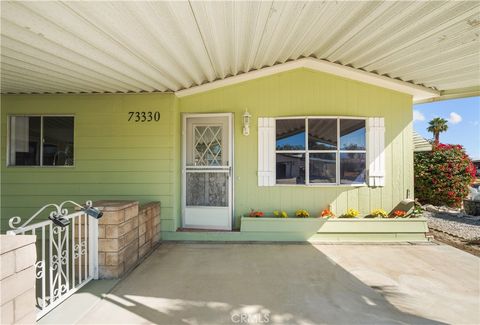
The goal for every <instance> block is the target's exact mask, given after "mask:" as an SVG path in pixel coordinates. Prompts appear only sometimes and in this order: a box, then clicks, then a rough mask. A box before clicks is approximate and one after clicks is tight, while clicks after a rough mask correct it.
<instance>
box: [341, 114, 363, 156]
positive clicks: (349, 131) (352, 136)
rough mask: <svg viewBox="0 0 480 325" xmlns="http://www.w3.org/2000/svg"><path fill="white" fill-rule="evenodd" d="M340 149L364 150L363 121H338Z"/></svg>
mask: <svg viewBox="0 0 480 325" xmlns="http://www.w3.org/2000/svg"><path fill="white" fill-rule="evenodd" d="M340 149H341V150H365V120H356V119H341V120H340Z"/></svg>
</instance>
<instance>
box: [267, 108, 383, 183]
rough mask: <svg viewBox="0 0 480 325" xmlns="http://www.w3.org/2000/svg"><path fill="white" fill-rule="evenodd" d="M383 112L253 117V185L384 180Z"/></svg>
mask: <svg viewBox="0 0 480 325" xmlns="http://www.w3.org/2000/svg"><path fill="white" fill-rule="evenodd" d="M383 138H384V126H383V118H362V117H334V116H331V117H315V116H313V117H291V118H259V119H258V185H259V186H274V185H296V186H302V185H303V186H305V185H307V186H309V185H333V186H335V185H351V186H358V185H366V184H368V185H370V186H384V177H385V175H384V174H385V170H384V169H385V168H384V153H383V144H384V140H383Z"/></svg>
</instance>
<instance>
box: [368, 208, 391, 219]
mask: <svg viewBox="0 0 480 325" xmlns="http://www.w3.org/2000/svg"><path fill="white" fill-rule="evenodd" d="M370 215H371V216H372V217H375V218H385V217H387V216H388V213H387V211H385V210H383V209H375V210H373V211H372V212H370Z"/></svg>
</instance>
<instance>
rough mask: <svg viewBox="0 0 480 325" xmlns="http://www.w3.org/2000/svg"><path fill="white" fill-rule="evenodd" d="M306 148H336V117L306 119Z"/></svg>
mask: <svg viewBox="0 0 480 325" xmlns="http://www.w3.org/2000/svg"><path fill="white" fill-rule="evenodd" d="M308 149H309V150H335V149H337V119H309V120H308Z"/></svg>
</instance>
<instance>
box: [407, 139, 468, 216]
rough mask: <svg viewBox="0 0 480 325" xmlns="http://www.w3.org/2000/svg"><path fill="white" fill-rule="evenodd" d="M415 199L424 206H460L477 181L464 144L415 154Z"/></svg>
mask: <svg viewBox="0 0 480 325" xmlns="http://www.w3.org/2000/svg"><path fill="white" fill-rule="evenodd" d="M414 163H415V165H414V166H415V167H414V169H415V196H416V197H417V198H418V200H419V201H420V203H422V204H426V203H429V204H433V205H447V206H450V207H460V206H461V204H462V200H463V199H464V198H466V197H467V195H468V193H469V189H468V186H469V185H471V184H472V183H473V182H474V180H475V167H474V165H473V163H472V161H471V160H470V158H469V157H468V155H467V154H466V153H465V150H464V149H463V147H462V146H461V145H450V144H437V145H435V144H434V145H433V149H432V151H430V152H418V153H415V158H414Z"/></svg>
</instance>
